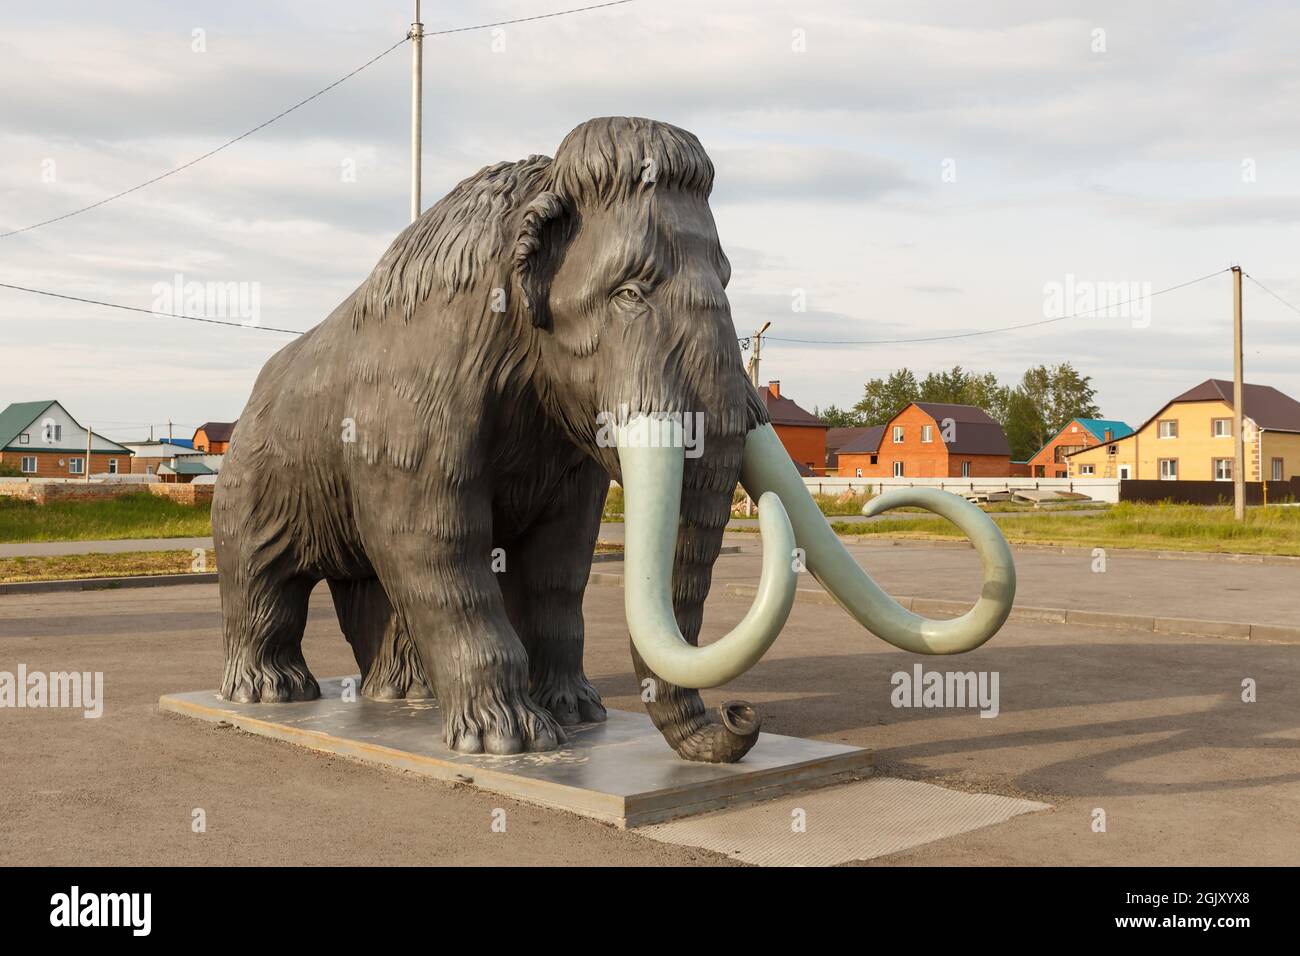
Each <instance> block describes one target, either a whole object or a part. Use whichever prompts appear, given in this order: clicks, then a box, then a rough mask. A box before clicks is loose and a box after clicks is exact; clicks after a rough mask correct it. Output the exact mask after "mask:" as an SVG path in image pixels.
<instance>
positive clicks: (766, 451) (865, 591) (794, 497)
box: [740, 425, 1016, 654]
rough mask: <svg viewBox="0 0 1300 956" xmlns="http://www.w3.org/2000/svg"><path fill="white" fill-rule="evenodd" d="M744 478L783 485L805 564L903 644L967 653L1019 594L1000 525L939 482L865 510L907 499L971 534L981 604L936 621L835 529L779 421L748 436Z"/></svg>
mask: <svg viewBox="0 0 1300 956" xmlns="http://www.w3.org/2000/svg"><path fill="white" fill-rule="evenodd" d="M740 480H741V483H742V484H743V485H744V486H745V490H746V491H748V492H749V494H750V495H766V494H770V493H772V492H776V494H778V495H779V496H780V497H781V502H782V503H783V504H784V505H785V507H786V509H787V511H788V512H789V515H790V522H791V524H792V525H793V526H794V531H795V538H796V540H797V541H798V543H799V547H800V548H802V549H803V551H804V555H805V563H806V566H807V568H808V570H809V571H810V572H811V573H812V575H813V577H815V578H816V579H817V580H818V581H820V582H821V584H822V587H824V588H825V589H826V590H827V591H828V592H829V593H830V594H831V596H832V597H833V598H835V600H836V601H837V602H838V603H839V605H840V606H841V607H842V608H844V610H846V611H848V612H849V614H851V615H852V616H853V617H854V618H855V619H856V620H857V621H858V623H859V624H861V625H862V626H863V627H865V628H866V629H867V630H869V631H871V632H872V633H873V634H875V635H876V636H877V637H879V638H881V639H882V640H884V641H886V642H888V643H890V644H893V645H894V646H895V647H899V648H902V649H903V650H905V651H912V652H913V653H916V654H961V653H963V652H965V651H970V650H974V649H975V648H977V647H979V646H980V645H981V644H983V643H984V642H985V641H987V640H988V639H989V638H990V637H992V636H993V635H994V634H996V633H997V631H998V628H1000V627H1001V626H1002V624H1003V623H1004V622H1005V621H1006V619H1007V615H1008V614H1010V613H1011V605H1012V602H1013V601H1014V600H1015V596H1016V567H1015V563H1014V561H1013V560H1012V557H1011V549H1010V548H1008V547H1007V542H1006V539H1005V538H1003V537H1002V532H1001V531H999V530H998V526H997V525H996V524H994V522H993V520H992V519H991V518H989V516H988V515H986V514H985V513H984V512H982V511H980V509H978V508H976V507H975V506H974V505H972V504H971V503H970V502H968V501H966V500H965V499H963V498H959V497H957V496H956V495H954V494H950V493H948V492H946V491H939V490H938V489H936V488H899V489H896V490H894V491H889V492H886V493H885V494H882V495H880V496H878V497H876V498H874V499H872V500H871V501H870V502H869V503H868V504H867V507H865V508H863V509H862V510H863V514H867V515H875V514H880V513H881V512H884V511H888V510H889V509H891V508H898V507H903V506H907V505H911V506H914V507H919V508H924V509H926V510H927V511H933V512H934V513H935V514H938V515H942V516H943V517H945V518H947V519H948V520H949V521H951V522H953V524H955V525H957V527H959V528H961V530H962V531H964V532H965V533H966V536H967V537H969V538H970V539H971V543H972V544H974V545H975V550H976V552H977V553H978V554H979V556H980V560H981V561H982V562H983V564H984V584H983V587H982V588H981V589H980V596H979V600H977V601H976V602H975V606H974V607H973V608H971V609H970V610H969V611H967V612H966V613H965V614H963V615H962V616H961V617H959V618H955V619H953V620H948V621H935V620H931V619H930V618H925V617H921V616H920V615H917V614H913V613H912V612H911V611H909V610H907V609H906V608H904V607H903V606H902V605H901V604H899V603H898V602H897V601H895V600H894V599H893V598H891V597H890V596H889V595H888V594H886V593H885V592H884V591H882V590H881V589H880V587H879V586H878V585H877V584H876V582H875V581H873V580H871V578H870V576H868V575H867V573H866V572H865V571H863V570H862V568H860V567H858V563H857V562H856V561H854V560H853V557H852V555H850V554H849V553H848V551H847V550H845V548H844V545H843V544H842V543H841V542H840V540H839V538H838V537H837V536H836V534H835V532H834V531H832V530H831V527H830V525H829V524H828V523H827V521H826V518H825V517H824V516H823V515H822V513H821V509H820V508H818V507H817V503H816V502H815V501H813V499H812V495H811V494H810V493H809V491H808V489H807V487H806V486H805V485H804V483H803V479H802V478H800V477H799V473H798V472H797V471H796V470H795V467H794V463H793V462H792V461H791V460H790V456H789V454H787V453H786V450H785V448H784V447H783V446H782V445H781V440H780V439H779V438H777V436H776V432H775V431H773V430H772V426H771V425H760V426H759V427H757V428H755V429H754V430H753V431H751V432H750V433H749V434H748V435H747V436H746V438H745V457H744V464H743V465H742V466H741V477H740Z"/></svg>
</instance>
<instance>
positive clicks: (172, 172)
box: [0, 37, 407, 239]
mask: <svg viewBox="0 0 1300 956" xmlns="http://www.w3.org/2000/svg"><path fill="white" fill-rule="evenodd" d="M406 40H407V38H406V37H402V39H400V40H398V41H397V42H396V43H394V44H393V45H392V46H390V47H389V48H388V49H387V50H385V51H384V52H383V53H380V54H379V55H378V56H374V57H371V58H370V59H369V60H367V61H366V62H365V63H362V64H361V65H360V66H359V67H357V68H356V69H355V70H353V71H352V72H351V73H349V74H347V75H346V76H341V77H339V78H338V79H337V80H335V81H334V82H333V83H331V84H330V85H329V86H325V87H322V88H321V89H319V90H317V91H316V92H315V93H313V94H312V95H311V96H308V97H307V98H306V99H302V100H299V101H298V102H297V103H294V104H293V106H290V107H289V108H288V109H286V110H282V111H280V112H279V113H277V114H275V115H274V116H272V117H271V118H270V119H269V120H267V121H266V122H264V123H259V124H258V125H256V126H254V127H253V128H252V129H250V130H247V131H246V132H243V133H240V134H239V135H238V136H236V137H235V138H234V139H228V140H226V141H225V142H224V143H222V144H221V145H220V146H218V147H216V148H215V149H210V150H208V151H207V152H206V153H204V154H203V155H202V156H196V157H195V158H194V159H191V160H190V161H189V162H188V163H182V164H181V165H179V166H177V167H175V168H174V169H169V170H167V172H165V173H159V174H158V175H157V176H155V177H153V178H152V179H146V180H145V181H144V182H142V183H136V184H135V185H134V186H132V187H131V188H130V189H123V190H122V191H121V192H117V193H114V194H113V195H111V196H106V197H104V198H103V199H101V200H99V201H98V202H93V203H91V204H90V205H89V206H82V207H81V208H80V209H74V210H72V211H71V212H65V213H64V214H63V215H61V216H54V217H53V218H51V219H44V220H42V221H41V222H34V223H32V224H31V225H30V226H23V227H22V228H21V229H14V230H13V231H12V232H4V233H0V239H8V238H9V237H10V236H17V235H19V234H21V233H24V232H29V231H31V230H32V229H39V228H40V227H41V226H48V225H50V223H54V222H62V221H63V220H64V219H71V218H72V217H73V216H79V215H81V214H82V213H83V212H89V211H90V210H92V209H98V208H99V207H100V206H102V205H104V204H105V203H110V202H112V201H113V200H115V199H121V198H122V197H123V196H129V195H130V194H131V193H133V192H135V191H136V190H139V189H144V188H145V187H146V186H152V185H153V184H154V183H157V182H161V181H162V180H164V179H166V178H167V177H168V176H175V175H176V174H177V173H179V172H181V171H183V170H186V169H189V168H190V167H191V166H194V165H196V164H198V163H201V162H203V160H205V159H208V158H209V157H212V156H215V155H217V153H219V152H221V151H222V150H223V149H228V148H229V147H231V146H234V145H235V144H236V143H238V142H239V141H240V140H241V139H247V138H248V137H249V136H252V135H253V134H254V133H256V132H257V131H258V130H262V129H266V127H268V126H270V125H271V124H272V123H274V122H275V121H276V120H280V119H283V118H284V117H286V116H288V115H289V114H290V113H292V112H293V111H294V110H296V109H298V108H299V107H303V106H306V105H307V104H308V103H310V102H311V101H312V100H314V99H316V97H318V96H320V95H322V94H324V93H328V92H329V91H330V90H332V89H334V87H336V86H338V85H339V84H340V83H342V82H343V81H345V80H349V79H351V78H352V77H354V76H356V75H357V74H358V73H360V72H361V71H362V70H364V69H365V68H366V67H368V66H370V65H371V64H372V63H377V62H378V61H380V60H382V59H383V58H384V57H386V56H388V54H390V53H392V52H393V51H394V50H396V49H397V48H398V47H399V46H401V45H402V44H403V43H405V42H406Z"/></svg>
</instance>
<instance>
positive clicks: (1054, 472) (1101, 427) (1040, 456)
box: [1026, 418, 1133, 478]
mask: <svg viewBox="0 0 1300 956" xmlns="http://www.w3.org/2000/svg"><path fill="white" fill-rule="evenodd" d="M1131 434H1133V428H1132V426H1130V425H1129V424H1128V423H1127V422H1121V421H1117V420H1114V419H1107V418H1076V419H1074V420H1073V421H1071V422H1070V423H1069V424H1068V425H1066V426H1065V427H1064V428H1062V429H1061V430H1060V431H1059V432H1057V433H1056V435H1054V436H1053V437H1052V439H1051V440H1050V441H1048V443H1047V444H1046V445H1044V446H1043V447H1042V448H1040V449H1038V451H1037V452H1035V453H1034V455H1033V457H1031V458H1030V459H1029V461H1028V465H1029V471H1028V472H1026V474H1027V475H1028V476H1029V477H1031V478H1068V477H1070V461H1069V456H1070V455H1073V454H1074V453H1075V452H1077V451H1083V450H1084V449H1085V448H1092V447H1093V446H1094V445H1100V444H1102V443H1104V442H1111V441H1115V440H1117V439H1120V438H1125V437H1127V436H1129V435H1131Z"/></svg>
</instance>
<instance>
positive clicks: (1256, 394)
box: [1148, 378, 1300, 432]
mask: <svg viewBox="0 0 1300 956" xmlns="http://www.w3.org/2000/svg"><path fill="white" fill-rule="evenodd" d="M1232 394H1233V393H1232V382H1229V381H1227V380H1225V379H1221V378H1207V379H1206V380H1205V381H1204V382H1202V383H1201V384H1200V385H1197V386H1196V387H1195V388H1190V389H1188V390H1187V391H1185V392H1183V394H1181V395H1179V396H1178V397H1177V398H1173V399H1170V400H1169V402H1167V403H1166V404H1165V406H1164V407H1163V408H1161V409H1160V411H1161V412H1163V411H1164V410H1165V408H1168V407H1169V406H1170V405H1173V404H1174V403H1175V402H1225V403H1226V404H1227V406H1228V407H1229V408H1232V407H1233V406H1232ZM1241 398H1242V402H1241V405H1242V409H1241V413H1242V414H1243V415H1245V416H1246V417H1248V418H1251V419H1253V420H1254V422H1255V424H1256V425H1258V426H1259V427H1260V428H1267V429H1268V430H1269V431H1281V432H1300V402H1297V401H1296V400H1295V399H1294V398H1292V397H1291V396H1290V395H1287V394H1285V393H1284V392H1279V391H1278V390H1277V389H1275V388H1273V387H1272V386H1271V385H1251V384H1250V383H1248V382H1246V383H1242V386H1241ZM1156 414H1157V415H1159V414H1160V413H1159V412H1157V413H1156ZM1152 417H1155V416H1152ZM1148 421H1149V420H1148Z"/></svg>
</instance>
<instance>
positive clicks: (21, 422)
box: [0, 399, 54, 448]
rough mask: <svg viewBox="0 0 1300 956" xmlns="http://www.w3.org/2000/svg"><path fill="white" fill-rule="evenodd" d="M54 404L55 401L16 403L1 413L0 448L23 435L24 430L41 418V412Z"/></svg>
mask: <svg viewBox="0 0 1300 956" xmlns="http://www.w3.org/2000/svg"><path fill="white" fill-rule="evenodd" d="M53 404H54V399H50V400H49V401H48V402H14V403H13V404H12V405H10V406H9V407H8V408H6V409H5V410H4V411H3V412H0V448H4V447H5V446H6V445H8V444H9V443H10V442H11V441H13V440H14V439H15V438H17V437H18V436H19V435H21V434H22V432H23V429H25V428H26V427H27V426H28V425H30V424H31V423H32V422H34V421H36V419H38V418H40V416H41V412H43V411H45V409H47V408H49V407H50V406H51V405H53Z"/></svg>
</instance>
